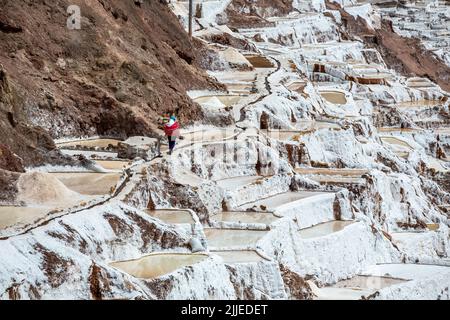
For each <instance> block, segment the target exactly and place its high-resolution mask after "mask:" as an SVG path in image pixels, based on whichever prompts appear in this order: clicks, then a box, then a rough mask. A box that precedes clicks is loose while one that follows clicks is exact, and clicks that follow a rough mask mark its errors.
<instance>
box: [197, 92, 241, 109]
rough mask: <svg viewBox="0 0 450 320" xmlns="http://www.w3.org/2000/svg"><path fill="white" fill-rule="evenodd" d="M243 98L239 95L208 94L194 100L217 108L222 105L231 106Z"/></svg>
mask: <svg viewBox="0 0 450 320" xmlns="http://www.w3.org/2000/svg"><path fill="white" fill-rule="evenodd" d="M242 98H243V96H241V95H209V96H202V97H198V98H195V99H194V101H195V102H197V103H198V104H200V105H205V106H212V107H217V108H218V109H220V108H223V107H230V106H233V105H235V104H237V103H239V101H240V100H241V99H242Z"/></svg>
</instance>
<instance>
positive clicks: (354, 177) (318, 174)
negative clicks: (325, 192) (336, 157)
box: [295, 168, 369, 185]
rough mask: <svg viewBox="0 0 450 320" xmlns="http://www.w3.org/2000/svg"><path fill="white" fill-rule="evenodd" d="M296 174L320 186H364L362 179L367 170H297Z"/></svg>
mask: <svg viewBox="0 0 450 320" xmlns="http://www.w3.org/2000/svg"><path fill="white" fill-rule="evenodd" d="M295 171H296V172H297V173H298V174H303V175H307V176H308V178H309V179H311V180H314V181H316V182H319V183H321V184H338V185H340V184H365V182H366V180H365V179H364V178H362V176H363V175H364V174H367V173H368V172H369V170H367V169H333V168H297V169H295Z"/></svg>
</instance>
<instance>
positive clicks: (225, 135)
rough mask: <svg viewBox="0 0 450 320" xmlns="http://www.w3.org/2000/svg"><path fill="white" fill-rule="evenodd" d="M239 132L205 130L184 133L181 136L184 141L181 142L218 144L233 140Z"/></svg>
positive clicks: (231, 130) (233, 130)
mask: <svg viewBox="0 0 450 320" xmlns="http://www.w3.org/2000/svg"><path fill="white" fill-rule="evenodd" d="M237 134H238V132H236V131H235V129H234V128H233V129H204V130H196V131H191V132H182V133H181V136H182V137H183V139H182V140H181V141H180V143H181V144H184V142H199V143H202V142H218V141H223V140H228V139H231V138H232V137H234V136H236V135H237Z"/></svg>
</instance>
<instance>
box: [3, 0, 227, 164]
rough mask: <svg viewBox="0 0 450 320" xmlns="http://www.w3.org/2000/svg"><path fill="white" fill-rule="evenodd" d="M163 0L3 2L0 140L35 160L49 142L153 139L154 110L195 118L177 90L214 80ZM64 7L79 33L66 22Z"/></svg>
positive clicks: (211, 85)
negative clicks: (73, 14)
mask: <svg viewBox="0 0 450 320" xmlns="http://www.w3.org/2000/svg"><path fill="white" fill-rule="evenodd" d="M164 2H165V1H150V0H147V1H131V0H129V1H121V0H113V1H105V0H80V1H64V0H60V1H52V2H47V1H31V0H24V1H12V0H1V1H0V7H1V10H0V68H1V69H0V112H1V113H0V134H1V136H2V143H3V144H5V145H7V146H9V148H11V150H12V151H13V152H14V153H16V154H17V155H19V156H20V157H22V158H23V160H24V163H25V164H26V165H36V164H40V163H42V162H44V158H43V157H42V156H40V155H42V154H44V153H47V152H48V151H49V150H52V149H54V144H53V142H52V139H51V138H56V137H69V136H87V135H96V134H98V135H113V136H120V137H126V136H129V135H136V134H142V135H153V134H155V132H156V131H157V127H156V120H157V119H158V117H159V116H161V115H162V114H165V113H169V112H170V113H176V114H177V115H178V116H179V117H180V119H181V121H182V122H183V123H186V122H187V121H192V120H195V119H198V118H201V110H200V109H199V108H198V106H196V105H195V104H194V103H193V102H192V101H191V100H190V99H189V98H188V97H187V96H186V93H185V92H186V90H188V89H194V88H197V89H206V88H215V87H217V86H218V84H216V83H215V82H214V81H212V80H211V79H209V78H208V77H207V76H206V74H205V73H204V71H203V70H201V69H200V68H199V66H200V65H201V64H203V63H204V61H205V56H202V52H204V51H203V50H201V44H200V43H193V42H192V41H191V40H190V39H189V37H188V35H187V34H186V33H185V32H184V31H183V30H182V28H181V25H180V24H179V22H178V20H177V19H176V18H175V17H174V15H173V13H172V12H171V11H170V10H169V8H168V7H167V5H166V4H165V3H164ZM72 4H75V5H78V6H79V7H80V9H81V16H82V18H81V29H80V30H69V29H68V28H67V19H68V18H69V14H68V13H67V12H66V10H67V8H68V7H69V5H72ZM31 13H32V14H31ZM194 47H195V48H198V49H199V50H194ZM10 169H13V168H10Z"/></svg>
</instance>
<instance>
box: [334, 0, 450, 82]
mask: <svg viewBox="0 0 450 320" xmlns="http://www.w3.org/2000/svg"><path fill="white" fill-rule="evenodd" d="M327 7H328V8H329V9H333V10H339V11H340V13H341V15H342V22H343V24H344V26H345V29H346V32H347V33H348V34H347V35H344V36H347V37H348V38H352V37H354V36H358V37H360V38H362V39H364V40H365V41H366V44H367V45H368V46H369V47H374V48H376V49H377V50H378V51H379V52H380V53H381V55H382V56H383V59H384V60H385V62H386V64H387V65H388V66H389V67H391V68H393V69H395V70H396V71H397V72H399V73H400V74H402V75H404V76H418V77H426V78H428V79H430V80H432V81H433V82H435V83H437V84H439V85H440V86H441V88H442V89H444V90H446V91H450V68H449V67H448V66H447V65H446V64H445V63H444V62H442V61H440V60H439V59H437V58H436V57H435V56H434V55H433V54H432V53H431V52H430V51H428V50H427V49H426V48H425V47H424V46H423V45H422V44H421V41H420V39H416V38H406V37H402V36H400V35H398V34H397V33H395V32H394V30H393V28H392V25H391V23H390V21H387V20H383V22H382V27H381V29H376V30H372V29H371V28H369V27H368V25H367V23H366V22H365V20H364V19H362V18H361V17H358V19H355V18H354V17H353V16H352V15H350V14H348V13H347V12H345V11H344V10H342V8H341V7H340V5H339V4H337V3H331V2H330V1H327Z"/></svg>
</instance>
